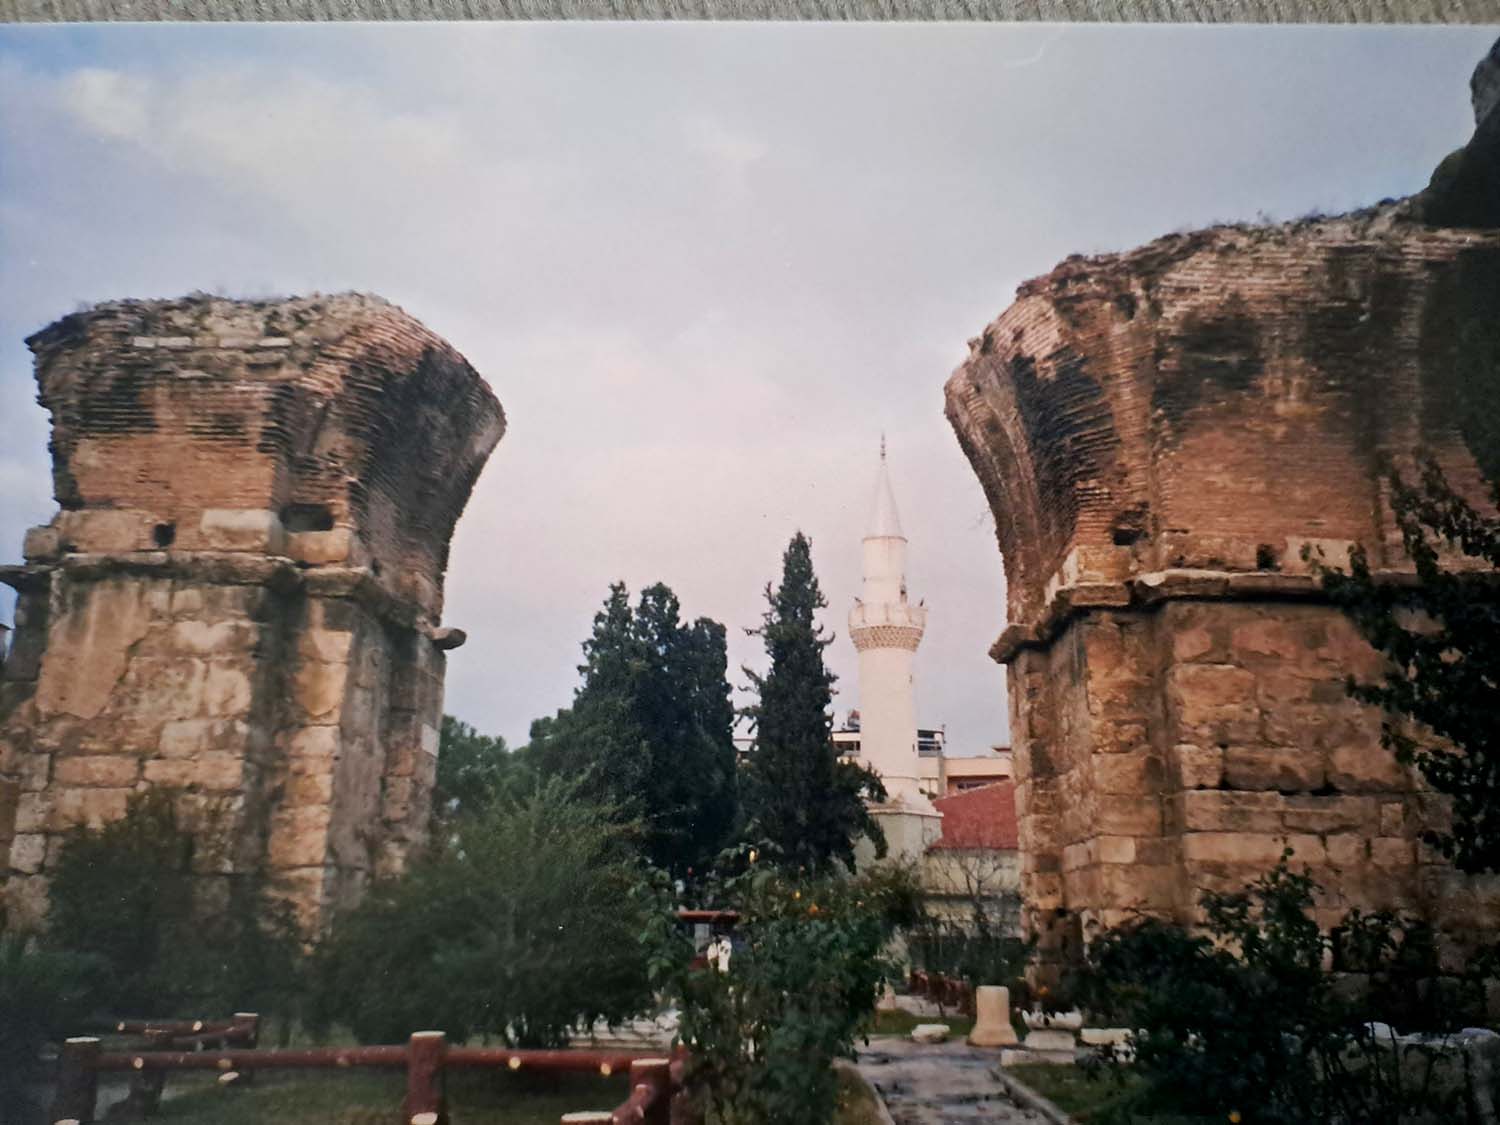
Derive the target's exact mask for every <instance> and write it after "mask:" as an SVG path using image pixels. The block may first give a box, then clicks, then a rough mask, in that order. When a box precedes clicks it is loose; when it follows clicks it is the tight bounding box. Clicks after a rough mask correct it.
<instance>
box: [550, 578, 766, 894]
mask: <svg viewBox="0 0 1500 1125" xmlns="http://www.w3.org/2000/svg"><path fill="white" fill-rule="evenodd" d="M680 608H681V607H680V605H679V603H678V601H677V597H676V595H675V594H673V593H672V591H671V590H670V589H669V588H668V587H666V586H664V585H662V584H660V583H658V584H657V585H655V586H650V587H648V588H646V589H645V590H643V591H641V596H640V600H639V602H638V603H637V605H636V607H635V608H634V609H633V610H632V608H631V606H630V601H629V595H628V593H627V591H626V589H625V586H624V585H623V584H616V585H614V586H611V587H610V594H609V597H608V599H606V601H605V603H604V608H603V609H601V610H600V611H599V613H598V614H597V615H596V616H595V618H594V631H593V635H592V636H591V637H590V638H589V639H588V640H587V641H586V642H584V646H583V649H584V656H585V663H584V664H583V665H582V666H581V667H580V668H579V672H580V673H581V674H582V676H583V683H582V686H581V687H580V688H579V689H578V694H577V695H576V697H575V698H574V701H573V706H572V707H571V708H569V709H567V710H564V711H560V712H559V713H558V714H557V716H556V717H555V718H550V719H540V720H538V721H537V722H536V723H534V724H533V725H532V730H531V746H530V748H529V753H530V754H531V755H532V756H533V760H534V761H535V763H536V766H537V768H538V769H540V770H541V771H542V772H544V773H545V774H548V775H551V776H562V777H567V778H573V779H578V780H579V781H580V782H581V784H582V786H583V790H584V791H585V792H587V793H591V794H592V795H594V796H595V797H597V798H599V799H602V800H606V801H609V802H611V803H614V804H618V805H620V806H622V807H623V808H624V809H626V810H628V811H629V812H630V813H632V814H633V815H636V816H638V817H640V819H641V821H642V822H643V825H644V829H645V831H644V840H643V842H644V848H645V854H646V855H647V857H648V858H649V859H650V860H651V862H652V863H653V864H655V865H656V866H658V867H661V868H663V869H664V870H667V871H670V872H671V873H672V874H674V875H676V876H679V877H682V876H686V875H687V874H688V873H689V872H690V871H694V870H696V871H700V872H701V871H702V869H703V868H705V867H706V866H707V865H708V864H709V863H710V862H711V860H712V858H713V856H714V855H715V854H717V852H718V851H719V849H720V848H721V847H723V845H724V843H725V842H726V841H727V839H728V837H729V834H730V833H731V831H732V830H733V826H734V822H735V817H736V809H737V796H736V777H735V757H734V735H733V725H734V709H733V707H732V706H731V704H730V700H729V683H728V680H727V679H726V678H725V669H726V666H727V657H726V655H725V644H724V627H723V626H722V625H720V624H718V623H717V622H715V621H710V620H708V619H706V618H699V619H698V620H696V621H694V622H692V623H691V624H687V623H685V622H683V621H682V620H681V618H680Z"/></svg>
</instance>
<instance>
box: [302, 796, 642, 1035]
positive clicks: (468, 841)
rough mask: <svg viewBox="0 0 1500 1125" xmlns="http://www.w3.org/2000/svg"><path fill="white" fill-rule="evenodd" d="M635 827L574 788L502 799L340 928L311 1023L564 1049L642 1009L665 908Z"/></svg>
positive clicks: (325, 960)
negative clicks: (582, 1031)
mask: <svg viewBox="0 0 1500 1125" xmlns="http://www.w3.org/2000/svg"><path fill="white" fill-rule="evenodd" d="M637 828H638V826H636V825H634V824H632V823H629V822H627V821H625V820H623V819H622V818H621V816H620V815H619V810H618V809H617V808H615V807H613V806H609V805H603V804H599V803H597V802H595V801H590V800H587V799H582V798H580V796H579V794H578V792H577V788H576V786H572V785H569V784H567V783H566V782H564V781H563V780H562V779H558V778H553V779H548V780H544V781H539V782H537V783H536V785H535V786H534V787H533V788H532V789H531V790H530V792H528V793H524V794H517V793H513V792H502V793H501V794H500V795H499V796H497V797H496V799H495V800H494V801H493V802H492V803H491V804H490V805H488V806H486V807H485V808H483V809H482V810H481V811H479V812H478V813H476V814H475V815H474V816H466V817H464V818H462V819H460V820H459V821H458V822H457V824H456V826H455V830H454V833H453V837H452V839H450V840H448V841H445V842H444V843H443V844H442V845H440V846H439V848H438V849H437V851H436V852H435V853H434V854H432V855H430V856H428V857H427V858H425V859H423V860H421V861H419V862H418V863H417V864H415V865H414V866H413V867H412V868H411V869H410V870H409V871H408V872H407V873H406V874H404V875H402V876H401V877H399V878H396V879H393V880H389V881H387V882H384V883H381V884H377V885H376V886H374V887H372V888H371V890H370V892H369V894H367V895H366V896H365V898H364V899H363V901H361V902H360V904H359V905H358V906H357V907H355V908H354V909H353V910H351V911H349V912H348V913H347V914H344V915H341V916H340V917H338V918H336V919H335V921H334V924H333V930H332V933H331V934H330V935H329V937H328V938H327V939H326V940H325V942H324V943H323V946H322V948H321V949H320V950H319V952H318V955H317V963H316V965H315V968H316V972H314V973H313V974H312V977H313V980H314V982H315V994H314V1000H313V1011H312V1022H313V1023H314V1024H315V1025H317V1026H320V1027H326V1026H327V1025H328V1024H329V1023H332V1022H335V1021H336V1022H341V1023H345V1024H347V1025H348V1026H349V1027H350V1028H351V1029H352V1030H353V1031H354V1033H355V1035H356V1036H358V1037H359V1038H360V1039H362V1040H364V1041H365V1042H392V1043H393V1042H400V1041H402V1040H404V1039H405V1038H406V1036H407V1035H409V1034H410V1033H411V1032H412V1031H414V1030H417V1029H419V1028H424V1027H440V1028H443V1029H444V1030H445V1031H447V1032H448V1034H449V1035H451V1036H453V1037H454V1038H455V1039H459V1040H463V1039H468V1038H470V1037H473V1036H478V1035H487V1036H494V1037H497V1038H499V1039H502V1040H503V1041H505V1042H507V1043H510V1044H513V1045H517V1046H556V1045H558V1044H561V1043H563V1042H564V1041H565V1040H566V1038H567V1035H568V1032H569V1030H570V1029H571V1028H573V1027H575V1026H578V1025H580V1024H583V1025H591V1024H592V1023H593V1022H594V1021H595V1020H598V1019H606V1020H610V1021H619V1020H622V1019H624V1018H626V1017H629V1016H631V1015H634V1014H636V1013H637V1012H640V1011H643V1010H644V1009H646V1008H647V1007H648V1006H649V1005H650V1004H651V1001H652V996H651V989H650V987H649V983H648V963H649V958H650V955H651V948H650V946H649V943H648V942H646V941H645V940H643V935H644V934H646V933H647V932H648V931H649V930H650V928H651V921H652V919H653V917H654V916H655V915H656V914H658V913H660V912H661V910H663V909H664V907H663V906H662V905H661V904H659V903H658V902H657V901H656V899H655V898H654V897H653V896H652V895H651V894H650V893H649V888H650V882H649V880H648V877H647V872H646V871H645V869H644V868H643V865H642V864H641V861H640V857H639V855H638V853H637V851H636V840H635V834H636V831H637ZM372 982H377V983H376V984H375V985H374V986H372Z"/></svg>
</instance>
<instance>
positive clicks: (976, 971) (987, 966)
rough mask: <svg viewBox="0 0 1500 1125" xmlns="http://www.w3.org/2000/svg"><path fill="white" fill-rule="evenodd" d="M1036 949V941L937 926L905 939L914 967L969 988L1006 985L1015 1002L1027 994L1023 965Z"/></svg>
mask: <svg viewBox="0 0 1500 1125" xmlns="http://www.w3.org/2000/svg"><path fill="white" fill-rule="evenodd" d="M1035 947H1036V942H1035V939H1025V938H1019V937H1010V936H1007V935H1003V934H996V933H976V932H975V931H973V930H970V929H968V928H965V927H960V926H949V925H940V924H932V925H928V926H926V927H924V928H922V929H921V930H919V931H918V932H917V933H915V934H913V935H912V936H911V937H910V938H908V948H909V950H910V951H911V961H912V965H913V966H915V967H916V968H919V969H926V970H927V971H928V972H933V973H941V974H942V975H943V976H945V977H951V978H953V979H955V980H961V981H964V982H966V983H967V984H968V985H969V986H970V987H971V988H978V987H979V986H980V985H983V984H1002V985H1005V986H1006V987H1007V988H1009V989H1010V994H1011V997H1012V999H1013V1000H1014V1001H1015V1002H1018V1003H1019V1002H1020V1001H1021V999H1022V998H1023V997H1024V996H1026V995H1027V993H1028V989H1027V987H1026V981H1025V973H1026V966H1027V964H1028V963H1029V962H1030V961H1031V954H1032V951H1033V950H1034V949H1035Z"/></svg>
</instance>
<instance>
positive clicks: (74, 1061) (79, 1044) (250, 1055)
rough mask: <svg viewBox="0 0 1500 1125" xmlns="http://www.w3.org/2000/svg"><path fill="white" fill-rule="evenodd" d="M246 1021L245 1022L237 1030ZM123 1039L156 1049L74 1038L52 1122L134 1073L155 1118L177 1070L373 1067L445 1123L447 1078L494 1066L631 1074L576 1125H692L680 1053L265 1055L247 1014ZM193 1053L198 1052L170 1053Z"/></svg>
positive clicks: (138, 1029)
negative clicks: (402, 1076)
mask: <svg viewBox="0 0 1500 1125" xmlns="http://www.w3.org/2000/svg"><path fill="white" fill-rule="evenodd" d="M236 1021H239V1022H236ZM112 1026H113V1028H114V1029H115V1030H117V1031H124V1032H127V1033H133V1034H140V1035H143V1036H145V1037H146V1039H147V1041H148V1044H150V1046H149V1048H148V1049H143V1050H139V1051H109V1052H106V1051H104V1050H103V1045H102V1044H101V1042H100V1041H99V1040H98V1039H97V1038H92V1037H81V1038H75V1039H69V1040H67V1041H66V1042H65V1043H64V1044H63V1049H62V1052H61V1054H60V1056H59V1060H58V1082H57V1095H56V1098H55V1100H54V1102H53V1108H52V1115H51V1121H52V1122H53V1123H54V1125H87V1123H89V1122H92V1121H94V1120H95V1117H94V1114H95V1109H96V1105H97V1102H98V1092H99V1075H100V1074H107V1073H116V1072H120V1071H125V1072H128V1073H131V1074H133V1075H134V1076H135V1078H134V1079H133V1080H132V1084H131V1094H130V1096H131V1098H133V1099H136V1100H137V1101H138V1102H139V1108H140V1109H141V1110H142V1111H143V1112H145V1113H150V1112H151V1111H152V1110H154V1109H155V1107H156V1104H157V1103H158V1102H159V1100H160V1097H161V1092H162V1088H163V1085H164V1083H165V1080H166V1076H167V1074H168V1073H169V1072H171V1071H174V1070H215V1071H218V1072H220V1075H221V1077H220V1081H223V1082H235V1081H240V1080H243V1079H245V1078H248V1077H249V1076H250V1075H253V1074H254V1073H255V1072H257V1071H262V1070H342V1069H348V1068H352V1067H373V1068H385V1069H389V1070H401V1069H404V1070H405V1071H406V1097H405V1098H404V1099H403V1101H402V1105H401V1112H402V1115H403V1117H404V1118H405V1120H406V1121H407V1122H408V1123H409V1125H444V1123H445V1122H447V1120H448V1116H447V1104H446V1099H445V1097H444V1094H443V1074H444V1072H445V1071H447V1070H457V1069H464V1068H490V1069H497V1070H511V1071H518V1070H523V1069H525V1070H537V1071H544V1072H546V1071H551V1072H566V1071H571V1072H584V1073H588V1072H596V1073H598V1074H601V1075H604V1076H606V1077H608V1076H609V1075H612V1074H622V1073H628V1074H629V1076H630V1095H629V1097H627V1098H626V1100H625V1101H624V1102H623V1103H622V1104H621V1105H620V1106H618V1107H617V1108H616V1109H614V1110H612V1111H605V1112H603V1113H593V1114H581V1115H580V1114H567V1115H565V1116H564V1118H563V1120H564V1121H567V1122H579V1121H599V1122H605V1121H608V1122H612V1123H614V1125H691V1120H690V1118H691V1114H690V1111H689V1107H688V1100H687V1097H686V1095H685V1094H684V1092H683V1073H684V1068H685V1063H686V1059H685V1057H684V1056H683V1055H682V1053H681V1052H680V1051H679V1052H677V1053H676V1054H675V1055H674V1056H673V1057H671V1058H667V1057H661V1056H658V1055H645V1054H643V1053H640V1052H630V1051H589V1050H577V1051H573V1050H567V1051H532V1050H510V1049H507V1048H502V1047H456V1046H449V1045H448V1037H447V1035H446V1034H444V1033H443V1032H441V1031H419V1032H416V1033H415V1034H413V1035H412V1037H411V1039H410V1040H408V1041H407V1042H406V1043H405V1044H402V1045H399V1046H376V1047H314V1048H297V1049H274V1050H260V1049H257V1048H256V1047H254V1045H253V1043H254V1039H255V1036H256V1035H258V1031H259V1027H258V1020H257V1021H256V1022H255V1023H254V1024H251V1023H250V1022H249V1021H248V1019H246V1018H245V1017H243V1016H236V1017H235V1020H234V1021H221V1025H220V1026H218V1027H208V1026H206V1025H205V1023H204V1021H176V1022H174V1023H171V1024H170V1025H169V1024H168V1023H166V1022H162V1021H149V1020H135V1021H131V1020H125V1021H121V1022H120V1023H118V1024H114V1025H112ZM247 1036H248V1037H249V1039H250V1041H251V1044H252V1045H251V1046H250V1047H248V1048H243V1049H239V1048H234V1047H231V1046H229V1045H228V1044H229V1043H230V1042H232V1041H244V1039H245V1038H246V1037H247ZM205 1040H219V1041H220V1046H219V1048H218V1049H214V1050H209V1049H206V1047H205V1043H204V1042H203V1041H205ZM185 1041H190V1042H191V1045H193V1046H195V1047H198V1048H199V1049H197V1050H191V1051H180V1050H172V1049H170V1048H172V1047H177V1046H184V1045H189V1043H188V1042H185Z"/></svg>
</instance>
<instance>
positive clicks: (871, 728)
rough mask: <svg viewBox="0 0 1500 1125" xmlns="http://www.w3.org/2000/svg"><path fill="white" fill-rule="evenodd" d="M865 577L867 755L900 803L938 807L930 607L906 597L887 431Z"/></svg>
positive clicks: (862, 682)
mask: <svg viewBox="0 0 1500 1125" xmlns="http://www.w3.org/2000/svg"><path fill="white" fill-rule="evenodd" d="M863 577H864V582H863V587H862V589H861V592H860V598H859V600H858V601H857V602H856V603H855V606H854V609H853V610H852V611H851V612H850V614H849V636H850V639H851V640H853V641H854V647H855V648H856V649H857V650H858V651H859V715H860V756H861V757H862V758H863V759H864V760H865V761H866V762H868V763H869V764H870V766H872V767H873V768H874V769H875V771H876V772H877V773H878V774H880V776H881V778H882V780H883V781H884V782H885V788H886V793H887V795H888V797H889V799H890V802H891V803H892V804H893V805H898V806H901V807H903V808H906V809H909V810H915V811H922V812H924V813H925V812H930V811H931V808H932V806H931V804H930V803H929V801H928V799H927V797H926V796H925V794H924V793H923V792H922V783H921V778H922V768H921V763H920V761H919V759H918V755H917V718H916V701H915V699H914V691H913V682H912V662H913V660H914V658H915V657H916V653H917V646H918V645H919V644H920V643H921V641H922V633H923V631H924V630H925V628H926V625H927V610H926V609H925V608H923V607H922V606H921V605H912V604H911V602H910V601H908V600H907V596H906V536H905V535H904V534H902V531H901V520H900V518H899V517H898V516H897V514H896V494H895V491H894V490H893V489H892V488H891V476H890V472H889V468H888V466H887V463H886V444H885V435H884V434H883V433H882V434H881V435H880V465H879V469H878V477H877V480H876V482H875V506H874V510H873V512H872V515H871V518H870V524H869V529H868V531H867V532H866V533H865V537H864V575H863Z"/></svg>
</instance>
